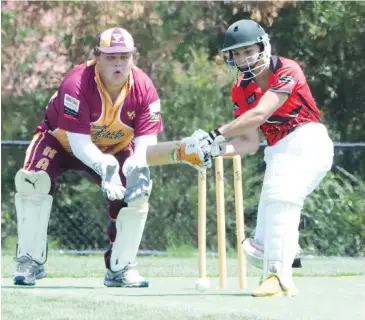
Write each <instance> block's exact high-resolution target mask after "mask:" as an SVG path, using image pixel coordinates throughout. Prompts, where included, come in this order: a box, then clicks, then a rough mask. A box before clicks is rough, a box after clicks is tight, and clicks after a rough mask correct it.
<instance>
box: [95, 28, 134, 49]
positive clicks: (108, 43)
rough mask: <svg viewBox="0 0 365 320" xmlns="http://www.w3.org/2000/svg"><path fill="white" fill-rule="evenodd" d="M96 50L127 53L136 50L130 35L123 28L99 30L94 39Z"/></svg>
mask: <svg viewBox="0 0 365 320" xmlns="http://www.w3.org/2000/svg"><path fill="white" fill-rule="evenodd" d="M96 50H97V51H100V52H103V53H127V52H133V51H135V50H136V48H135V46H134V40H133V37H132V35H131V34H130V33H129V32H128V31H127V30H125V29H123V28H111V29H108V30H105V31H103V32H101V33H100V34H99V36H98V38H97V40H96Z"/></svg>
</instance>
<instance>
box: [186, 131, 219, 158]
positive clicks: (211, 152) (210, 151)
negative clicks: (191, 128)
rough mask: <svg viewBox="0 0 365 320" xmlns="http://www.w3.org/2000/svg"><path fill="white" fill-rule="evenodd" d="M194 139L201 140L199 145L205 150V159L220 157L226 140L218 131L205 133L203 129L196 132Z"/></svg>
mask: <svg viewBox="0 0 365 320" xmlns="http://www.w3.org/2000/svg"><path fill="white" fill-rule="evenodd" d="M192 137H195V138H197V139H198V140H199V145H200V147H201V149H202V150H203V152H204V154H205V157H210V158H215V157H218V156H219V155H220V153H221V151H222V144H223V142H225V141H226V139H225V138H224V137H223V136H222V135H221V133H220V132H219V130H218V129H215V130H212V131H210V132H205V131H204V130H202V129H198V130H196V131H195V132H194V133H193V135H192Z"/></svg>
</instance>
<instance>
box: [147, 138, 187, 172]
mask: <svg viewBox="0 0 365 320" xmlns="http://www.w3.org/2000/svg"><path fill="white" fill-rule="evenodd" d="M179 146H180V141H166V142H160V143H157V144H156V145H154V146H148V148H147V163H148V165H150V166H156V165H166V164H174V163H179V162H181V161H180V160H179V158H178V157H177V153H176V151H177V148H178V147H179Z"/></svg>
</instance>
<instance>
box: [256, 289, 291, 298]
mask: <svg viewBox="0 0 365 320" xmlns="http://www.w3.org/2000/svg"><path fill="white" fill-rule="evenodd" d="M297 294H298V291H292V290H289V291H287V290H280V291H279V292H275V293H262V294H253V293H252V294H251V296H252V297H255V298H265V297H268V298H270V297H289V298H290V297H295V296H296V295H297Z"/></svg>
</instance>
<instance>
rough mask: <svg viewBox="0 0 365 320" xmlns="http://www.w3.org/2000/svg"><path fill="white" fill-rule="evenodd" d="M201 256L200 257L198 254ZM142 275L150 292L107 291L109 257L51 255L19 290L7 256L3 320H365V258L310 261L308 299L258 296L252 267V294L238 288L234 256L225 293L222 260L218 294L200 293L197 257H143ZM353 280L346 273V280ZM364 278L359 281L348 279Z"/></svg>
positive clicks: (304, 282)
mask: <svg viewBox="0 0 365 320" xmlns="http://www.w3.org/2000/svg"><path fill="white" fill-rule="evenodd" d="M195 255H196V254H195ZM138 262H139V270H140V272H141V273H142V274H143V275H144V276H145V277H147V278H149V280H150V283H151V285H150V288H141V289H124V288H123V289H122V288H106V287H104V286H103V276H104V271H105V270H104V263H103V256H102V255H100V254H99V255H89V256H74V255H54V254H52V255H50V256H49V258H48V261H47V264H46V265H47V270H48V272H49V275H48V276H47V278H45V279H42V280H39V281H38V282H37V285H36V286H34V287H16V286H13V284H12V279H11V275H12V272H13V270H14V266H15V265H14V262H13V261H12V257H11V256H10V255H3V256H2V266H1V268H2V277H3V278H2V319H5V320H7V319H11V320H13V319H14V320H17V319H19V320H20V319H21V320H23V319H24V317H25V315H26V317H29V318H31V319H32V320H36V319H45V320H46V319H47V320H53V319H57V320H66V319H69V320H79V319H82V320H84V319H85V320H86V319H87V320H94V319H95V320H99V319H100V320H102V319H107V320H117V319H118V320H121V319H122V320H128V319H138V320H139V319H142V320H143V319H146V320H164V319H169V320H174V319H179V320H180V319H222V320H223V319H224V320H225V319H232V320H236V319H242V320H251V319H252V320H255V319H256V320H262V319H283V320H284V319H308V320H322V319H331V320H335V319H344V320H347V319H354V320H357V319H359V320H360V319H364V305H363V304H364V292H365V277H364V274H365V270H364V265H365V263H364V260H357V259H341V260H339V259H315V260H314V259H308V260H304V261H303V266H304V267H303V268H302V269H296V270H298V271H297V272H296V278H295V282H296V284H297V286H298V288H299V290H300V295H299V296H298V297H296V298H294V299H285V298H265V299H257V298H256V299H255V298H252V297H251V296H250V292H251V291H252V290H253V289H254V288H255V287H256V286H257V284H258V279H259V278H258V277H259V273H258V271H257V269H254V268H250V267H249V268H248V283H247V288H246V289H245V290H243V291H242V290H239V289H238V288H237V278H236V277H235V274H236V265H237V262H236V260H235V259H233V258H229V259H228V263H227V265H228V275H229V278H228V285H229V289H227V290H219V289H217V286H218V278H217V276H218V274H217V268H218V261H217V259H216V258H214V257H211V258H209V259H208V274H209V277H210V278H211V282H212V289H210V290H208V291H207V292H205V293H200V292H197V291H196V290H195V288H194V285H195V281H196V279H197V277H198V275H197V270H198V266H197V257H196V256H194V254H192V255H189V256H188V257H178V256H177V252H175V253H174V254H173V255H172V256H170V257H139V258H138ZM344 275H345V276H344ZM348 275H357V276H348Z"/></svg>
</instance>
